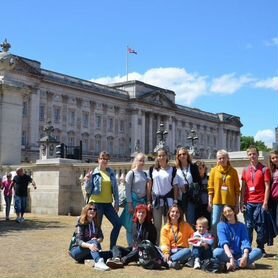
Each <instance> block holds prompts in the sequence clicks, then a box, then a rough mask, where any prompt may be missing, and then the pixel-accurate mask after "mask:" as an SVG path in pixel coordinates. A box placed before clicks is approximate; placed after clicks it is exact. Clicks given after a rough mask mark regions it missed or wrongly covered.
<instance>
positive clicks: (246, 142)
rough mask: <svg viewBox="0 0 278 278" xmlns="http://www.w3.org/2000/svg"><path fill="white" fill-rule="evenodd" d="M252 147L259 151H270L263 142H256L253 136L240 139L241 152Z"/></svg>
mask: <svg viewBox="0 0 278 278" xmlns="http://www.w3.org/2000/svg"><path fill="white" fill-rule="evenodd" d="M250 145H254V146H256V147H257V148H258V149H259V151H263V152H268V151H269V150H270V149H269V148H267V146H266V145H265V143H264V142H263V141H255V140H254V137H253V136H241V137H240V150H241V151H246V150H247V149H248V147H249V146H250Z"/></svg>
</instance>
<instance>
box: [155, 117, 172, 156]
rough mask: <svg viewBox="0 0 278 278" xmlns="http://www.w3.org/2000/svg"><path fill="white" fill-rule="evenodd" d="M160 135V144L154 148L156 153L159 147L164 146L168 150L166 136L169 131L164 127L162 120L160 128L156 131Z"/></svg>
mask: <svg viewBox="0 0 278 278" xmlns="http://www.w3.org/2000/svg"><path fill="white" fill-rule="evenodd" d="M156 134H157V137H158V144H157V145H156V146H155V148H154V152H155V153H156V152H157V150H158V149H161V148H164V149H166V150H168V149H169V148H168V146H166V138H167V134H168V131H167V130H166V129H165V128H164V124H163V123H162V122H161V123H160V125H159V129H158V131H157V132H156Z"/></svg>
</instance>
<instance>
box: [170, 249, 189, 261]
mask: <svg viewBox="0 0 278 278" xmlns="http://www.w3.org/2000/svg"><path fill="white" fill-rule="evenodd" d="M190 255H191V250H190V249H189V248H181V249H179V250H178V251H177V252H176V253H172V254H171V260H172V262H180V263H181V264H184V263H185V262H186V260H187V259H188V258H189V257H190Z"/></svg>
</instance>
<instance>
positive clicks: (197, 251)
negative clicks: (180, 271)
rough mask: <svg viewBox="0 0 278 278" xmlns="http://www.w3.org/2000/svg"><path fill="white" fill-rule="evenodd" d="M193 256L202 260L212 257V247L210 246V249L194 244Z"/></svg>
mask: <svg viewBox="0 0 278 278" xmlns="http://www.w3.org/2000/svg"><path fill="white" fill-rule="evenodd" d="M192 256H193V257H194V258H199V259H200V260H205V259H210V258H211V257H212V250H211V247H209V248H208V249H205V247H203V246H200V247H196V246H193V247H192Z"/></svg>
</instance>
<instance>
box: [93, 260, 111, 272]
mask: <svg viewBox="0 0 278 278" xmlns="http://www.w3.org/2000/svg"><path fill="white" fill-rule="evenodd" d="M95 269H97V270H101V271H107V270H110V268H109V266H107V265H106V264H105V263H104V260H103V258H100V259H99V260H98V262H97V263H95Z"/></svg>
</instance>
